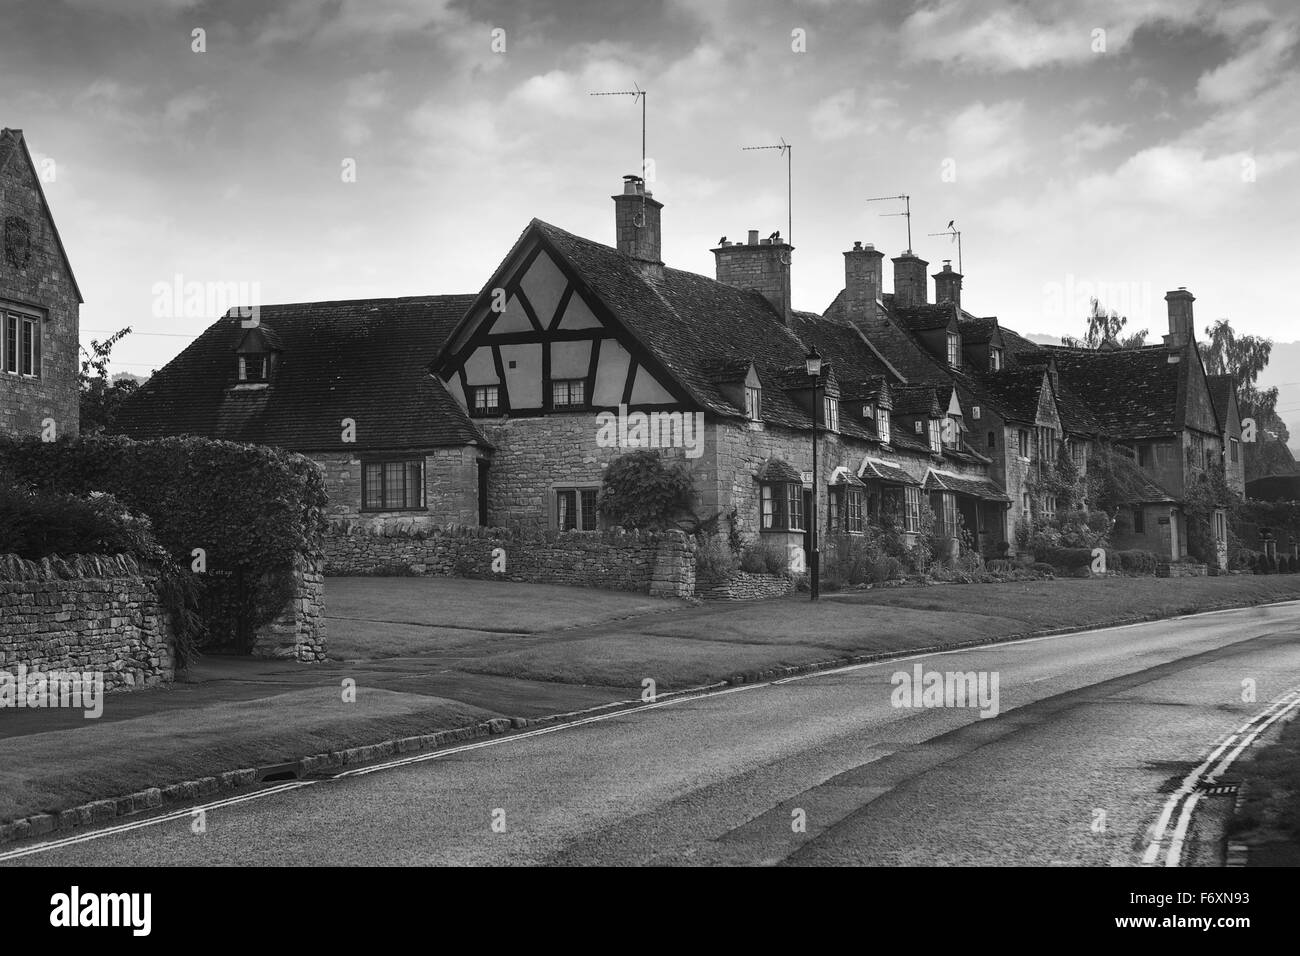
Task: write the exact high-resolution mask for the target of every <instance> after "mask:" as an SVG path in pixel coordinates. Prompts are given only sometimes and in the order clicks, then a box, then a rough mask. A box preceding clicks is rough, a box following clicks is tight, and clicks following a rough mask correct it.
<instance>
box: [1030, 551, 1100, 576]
mask: <svg viewBox="0 0 1300 956" xmlns="http://www.w3.org/2000/svg"><path fill="white" fill-rule="evenodd" d="M1034 557H1035V558H1037V559H1038V560H1039V561H1040V562H1042V563H1044V564H1050V565H1052V566H1053V567H1057V568H1064V569H1065V570H1067V571H1076V570H1078V569H1079V568H1088V567H1091V566H1092V549H1091V548H1038V549H1036V550H1035V552H1034Z"/></svg>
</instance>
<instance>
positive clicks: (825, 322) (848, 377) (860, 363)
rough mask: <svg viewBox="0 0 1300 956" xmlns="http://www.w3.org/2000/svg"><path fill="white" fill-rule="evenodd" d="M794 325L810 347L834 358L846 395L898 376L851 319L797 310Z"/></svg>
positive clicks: (794, 328) (841, 389) (857, 393)
mask: <svg viewBox="0 0 1300 956" xmlns="http://www.w3.org/2000/svg"><path fill="white" fill-rule="evenodd" d="M791 324H792V326H793V330H794V332H795V334H796V335H798V336H799V338H800V339H801V340H803V341H804V342H806V343H808V345H809V347H813V346H815V347H816V348H817V351H818V352H821V353H822V355H823V356H827V357H829V358H830V361H831V364H832V365H833V366H834V367H835V373H836V376H837V378H838V379H839V384H840V393H841V394H842V395H846V396H858V395H861V394H862V390H861V388H860V387H859V386H860V385H861V383H863V382H867V381H879V380H881V379H894V378H895V377H896V376H894V374H893V373H892V372H891V371H890V369H889V367H888V366H887V365H886V364H885V363H884V362H883V361H882V360H881V358H880V356H879V355H877V354H876V352H875V351H874V350H873V349H872V348H871V345H870V344H868V343H867V342H866V341H864V339H863V337H862V334H861V333H860V332H858V330H857V329H856V328H855V327H854V326H853V325H852V324H851V323H850V322H848V321H844V320H840V319H831V318H826V317H823V316H820V315H815V314H813V313H812V312H795V313H794V315H793V316H792V322H791Z"/></svg>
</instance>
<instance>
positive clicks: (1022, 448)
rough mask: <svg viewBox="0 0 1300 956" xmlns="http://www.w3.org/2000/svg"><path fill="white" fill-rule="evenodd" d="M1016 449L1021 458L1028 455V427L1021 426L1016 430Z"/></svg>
mask: <svg viewBox="0 0 1300 956" xmlns="http://www.w3.org/2000/svg"><path fill="white" fill-rule="evenodd" d="M1016 444H1017V448H1016V451H1017V452H1019V454H1020V457H1021V458H1028V457H1029V429H1028V428H1021V429H1019V430H1018V431H1017V432H1016Z"/></svg>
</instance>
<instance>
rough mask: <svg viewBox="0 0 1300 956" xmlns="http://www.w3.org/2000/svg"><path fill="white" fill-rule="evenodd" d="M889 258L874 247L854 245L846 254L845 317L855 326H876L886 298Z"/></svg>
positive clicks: (860, 244)
mask: <svg viewBox="0 0 1300 956" xmlns="http://www.w3.org/2000/svg"><path fill="white" fill-rule="evenodd" d="M884 259H885V254H884V253H883V252H880V251H879V250H877V249H876V247H875V246H873V245H872V244H871V243H869V242H868V243H867V244H866V245H865V246H864V245H863V244H862V243H861V242H855V243H853V248H852V249H850V250H849V251H848V252H846V253H844V314H845V316H846V317H847V318H848V319H849V320H850V321H851V322H853V323H854V324H858V323H866V324H867V325H871V324H874V322H875V320H876V316H877V310H876V301H877V300H878V299H879V298H880V296H881V295H882V294H883V292H884V290H883V288H882V286H883V285H884V270H883V268H882V264H883V262H884Z"/></svg>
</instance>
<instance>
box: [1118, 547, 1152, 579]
mask: <svg viewBox="0 0 1300 956" xmlns="http://www.w3.org/2000/svg"><path fill="white" fill-rule="evenodd" d="M1159 563H1160V559H1159V558H1158V557H1156V554H1155V552H1154V551H1141V550H1136V549H1135V550H1132V551H1120V552H1119V569H1120V570H1121V571H1123V572H1125V573H1126V574H1155V573H1156V565H1158V564H1159Z"/></svg>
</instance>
